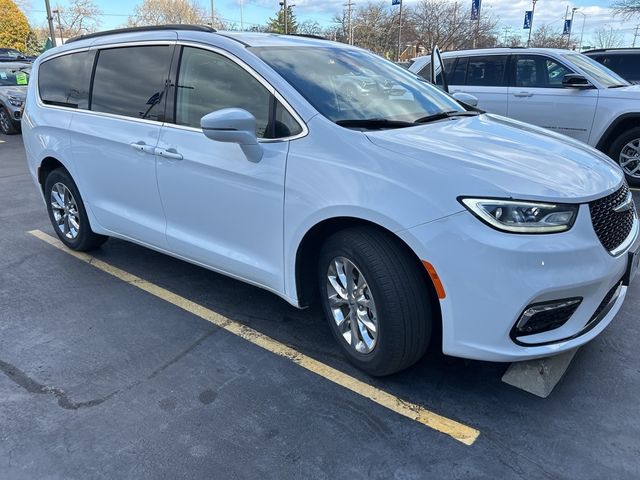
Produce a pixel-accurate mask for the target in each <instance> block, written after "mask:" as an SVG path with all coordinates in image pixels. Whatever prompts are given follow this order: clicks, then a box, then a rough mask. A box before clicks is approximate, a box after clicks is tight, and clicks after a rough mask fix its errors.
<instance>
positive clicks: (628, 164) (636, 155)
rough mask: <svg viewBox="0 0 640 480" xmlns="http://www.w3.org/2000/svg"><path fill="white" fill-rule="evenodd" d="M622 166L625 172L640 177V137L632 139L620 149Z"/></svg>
mask: <svg viewBox="0 0 640 480" xmlns="http://www.w3.org/2000/svg"><path fill="white" fill-rule="evenodd" d="M619 162H620V166H621V167H622V169H623V170H624V173H626V174H627V175H629V176H630V177H633V178H640V138H636V139H635V140H631V141H630V142H629V143H627V144H626V145H625V146H624V147H622V150H621V151H620V160H619Z"/></svg>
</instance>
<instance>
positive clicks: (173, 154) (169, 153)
mask: <svg viewBox="0 0 640 480" xmlns="http://www.w3.org/2000/svg"><path fill="white" fill-rule="evenodd" d="M155 154H156V155H158V156H160V157H163V158H170V159H171V160H182V158H183V157H182V154H181V153H178V151H177V150H176V149H175V148H168V149H166V150H165V149H164V148H156V149H155Z"/></svg>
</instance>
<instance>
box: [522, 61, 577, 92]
mask: <svg viewBox="0 0 640 480" xmlns="http://www.w3.org/2000/svg"><path fill="white" fill-rule="evenodd" d="M515 70H516V71H515V86H516V87H536V88H562V80H563V78H564V76H565V75H566V74H568V73H573V72H572V71H571V70H570V69H569V68H567V67H565V66H564V65H562V64H561V63H558V62H557V61H555V60H554V59H552V58H549V57H543V56H540V55H530V56H527V55H518V56H517V57H516V61H515Z"/></svg>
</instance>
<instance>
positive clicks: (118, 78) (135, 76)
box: [91, 45, 173, 121]
mask: <svg viewBox="0 0 640 480" xmlns="http://www.w3.org/2000/svg"><path fill="white" fill-rule="evenodd" d="M172 54H173V47H172V46H166V45H153V46H142V47H124V48H112V49H106V50H101V51H100V53H99V54H98V63H97V65H96V73H95V77H94V79H93V91H92V95H91V110H95V111H97V112H105V113H113V114H117V115H125V116H127V117H134V118H146V119H150V120H157V121H162V120H163V117H164V91H165V85H166V82H167V79H168V75H169V67H170V65H171V55H172Z"/></svg>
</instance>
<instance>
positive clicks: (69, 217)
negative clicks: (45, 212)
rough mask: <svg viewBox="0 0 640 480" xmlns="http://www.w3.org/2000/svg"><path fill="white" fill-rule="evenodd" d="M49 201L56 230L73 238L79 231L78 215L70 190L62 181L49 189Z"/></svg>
mask: <svg viewBox="0 0 640 480" xmlns="http://www.w3.org/2000/svg"><path fill="white" fill-rule="evenodd" d="M49 203H50V204H51V210H52V213H53V219H54V221H55V223H56V225H57V227H58V230H59V231H60V232H61V233H62V234H63V235H64V236H65V237H66V238H68V239H70V240H73V239H75V238H76V237H77V236H78V233H79V232H80V216H79V213H78V205H77V204H76V200H75V198H73V194H72V193H71V191H70V190H69V189H68V188H67V187H66V186H65V185H64V184H63V183H60V182H58V183H56V184H55V185H54V186H53V188H52V189H51V194H50V199H49Z"/></svg>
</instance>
